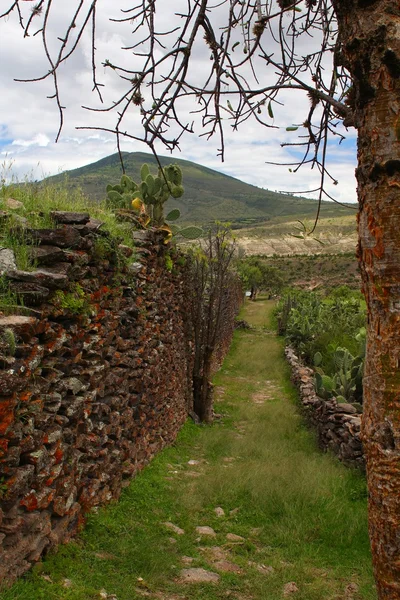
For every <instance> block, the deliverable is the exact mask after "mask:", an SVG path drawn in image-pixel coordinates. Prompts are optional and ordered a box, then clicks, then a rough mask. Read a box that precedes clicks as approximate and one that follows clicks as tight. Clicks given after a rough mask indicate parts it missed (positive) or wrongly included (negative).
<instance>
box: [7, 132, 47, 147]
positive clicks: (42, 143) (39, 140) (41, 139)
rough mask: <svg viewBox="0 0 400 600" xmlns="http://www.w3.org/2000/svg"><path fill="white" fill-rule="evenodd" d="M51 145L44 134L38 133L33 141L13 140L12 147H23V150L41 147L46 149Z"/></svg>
mask: <svg viewBox="0 0 400 600" xmlns="http://www.w3.org/2000/svg"><path fill="white" fill-rule="evenodd" d="M49 144H50V139H49V138H48V137H47V135H45V134H44V133H38V134H37V135H35V137H34V138H32V139H31V140H13V142H12V143H11V145H12V146H21V147H22V148H30V147H31V146H39V147H41V148H45V147H46V146H48V145H49Z"/></svg>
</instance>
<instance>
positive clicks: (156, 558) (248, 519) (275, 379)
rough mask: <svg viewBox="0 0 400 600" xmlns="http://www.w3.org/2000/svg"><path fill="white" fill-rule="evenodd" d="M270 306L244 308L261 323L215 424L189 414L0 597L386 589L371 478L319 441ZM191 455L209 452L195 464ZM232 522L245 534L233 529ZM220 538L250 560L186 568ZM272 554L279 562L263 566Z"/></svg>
mask: <svg viewBox="0 0 400 600" xmlns="http://www.w3.org/2000/svg"><path fill="white" fill-rule="evenodd" d="M272 310H273V304H272V303H271V302H265V301H257V302H256V303H251V304H250V303H248V304H247V305H246V307H245V309H244V311H243V314H242V317H243V318H246V319H247V320H248V321H250V322H251V323H252V324H253V325H254V326H255V329H253V330H249V331H247V330H245V331H237V332H236V333H235V338H234V341H233V344H232V347H231V350H230V353H229V355H228V356H227V358H226V360H225V363H224V365H223V367H222V369H221V370H220V372H219V373H218V374H217V376H216V377H215V384H216V405H215V408H216V411H217V412H218V413H221V415H222V418H220V419H217V420H216V421H215V423H214V425H212V426H207V427H199V426H195V425H194V424H193V423H191V422H189V423H187V424H186V426H185V427H184V428H183V430H182V431H181V433H180V435H179V438H178V440H177V442H176V444H175V445H174V446H173V447H172V448H169V449H167V450H165V451H164V452H163V453H161V455H159V456H158V457H157V458H156V459H155V460H154V461H153V462H152V463H151V464H150V465H149V466H148V467H147V468H146V469H145V470H144V471H143V472H142V473H141V474H140V475H139V476H138V477H137V478H136V479H135V480H134V481H133V482H132V484H131V485H130V487H129V488H128V489H126V490H124V492H123V494H122V497H121V500H120V502H119V503H118V504H114V505H112V506H109V507H107V508H104V509H101V510H99V512H98V514H93V513H92V514H91V515H90V516H89V521H88V526H87V528H86V530H85V531H84V532H83V533H82V535H81V536H80V538H79V539H78V540H77V541H75V542H73V543H72V544H69V545H68V546H63V547H61V548H60V549H59V551H58V553H57V554H56V555H52V556H48V557H47V558H46V560H45V561H44V562H43V563H42V564H40V565H38V566H37V567H36V568H35V569H34V571H33V572H32V573H31V574H29V575H28V576H27V577H26V578H24V579H22V580H20V581H19V582H17V583H16V584H15V586H14V587H13V588H11V589H9V590H4V591H3V592H2V593H0V598H1V600H26V599H28V598H29V600H39V599H46V600H47V599H49V600H63V599H68V600H90V599H93V600H94V599H97V598H100V595H99V593H100V590H102V589H104V590H106V592H107V593H108V594H115V595H116V597H117V599H118V600H137V599H139V598H143V597H147V598H150V600H156V599H159V600H160V599H161V600H175V599H179V600H183V599H186V600H222V599H223V598H226V597H233V598H235V599H237V600H239V599H240V600H278V599H279V600H280V599H282V598H283V597H284V596H283V588H284V586H285V584H287V583H289V582H295V583H296V585H297V587H298V590H299V591H298V592H297V593H296V594H294V596H293V597H294V598H296V600H341V599H343V598H346V599H347V598H348V599H349V600H350V598H353V600H375V599H376V594H375V591H374V585H373V579H372V573H371V566H370V554H369V545H368V536H367V523H366V499H365V496H366V489H365V481H364V479H363V477H362V476H361V475H360V474H359V473H357V472H353V471H351V470H348V469H345V468H344V467H343V466H342V465H341V464H339V463H338V462H337V460H336V459H335V458H334V457H332V456H330V455H327V454H322V453H320V452H319V451H318V449H317V447H316V442H315V437H314V435H313V434H312V433H310V432H309V431H307V430H306V429H305V427H304V425H303V423H302V419H301V417H300V416H299V413H298V408H297V399H296V394H295V391H294V389H293V388H292V386H291V384H290V382H289V373H288V368H287V365H286V363H285V362H284V359H283V357H282V345H281V342H280V340H279V339H278V338H277V337H275V336H274V335H273V334H270V333H268V332H267V328H268V327H270V326H271V325H270V324H271V317H272ZM193 459H194V460H198V461H199V463H198V464H196V465H189V464H188V461H189V460H193ZM196 473H199V474H200V475H199V476H196ZM215 507H222V508H223V509H224V511H225V516H224V517H217V516H216V514H215V512H214V509H215ZM231 511H232V512H231ZM165 521H171V522H173V523H174V524H176V525H178V526H179V527H181V528H183V529H184V530H185V534H184V535H176V534H174V533H172V532H171V531H169V530H168V529H167V528H166V527H165V526H163V525H162V523H163V522H165ZM198 525H208V526H211V527H213V528H214V530H215V531H216V534H217V537H216V538H210V539H209V538H202V539H199V536H198V534H197V533H196V531H195V527H196V526H198ZM227 533H235V534H237V535H240V536H242V537H243V538H244V541H243V542H241V543H232V542H229V541H227V539H226V534H227ZM215 546H218V547H219V548H220V549H221V550H222V551H223V552H225V554H226V558H227V560H229V561H231V562H233V563H235V564H236V565H238V566H239V567H240V568H241V570H242V573H241V574H237V573H223V572H221V573H220V574H221V580H220V582H219V583H218V584H196V585H193V584H192V585H188V584H181V583H179V582H178V581H177V579H178V576H179V572H180V570H181V569H182V567H183V566H184V565H183V562H182V557H183V556H186V557H191V558H192V559H193V563H192V565H191V566H193V567H203V568H206V569H209V570H212V571H214V572H216V571H217V568H216V567H215V565H214V566H213V564H212V560H211V559H210V558H209V555H208V554H207V552H210V547H211V548H212V547H215ZM207 548H208V550H207ZM207 556H208V558H207ZM262 565H264V566H265V567H272V568H273V571H272V572H271V573H269V574H268V573H265V572H260V570H261V571H262V569H263V567H262ZM65 579H68V580H70V587H64V586H63V582H64V581H65ZM350 584H354V585H356V586H357V589H358V591H357V592H354V594H353V595H348V593H346V591H345V590H346V588H348V586H349V585H350ZM143 594H145V595H143Z"/></svg>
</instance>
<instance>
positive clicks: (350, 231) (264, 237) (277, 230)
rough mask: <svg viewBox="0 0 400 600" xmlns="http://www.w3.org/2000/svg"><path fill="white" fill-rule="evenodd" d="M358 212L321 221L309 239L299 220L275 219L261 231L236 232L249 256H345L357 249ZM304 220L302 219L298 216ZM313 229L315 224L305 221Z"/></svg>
mask: <svg viewBox="0 0 400 600" xmlns="http://www.w3.org/2000/svg"><path fill="white" fill-rule="evenodd" d="M355 215H356V211H354V215H353V214H351V215H344V216H338V217H332V216H329V217H324V216H322V218H321V219H320V220H319V222H318V226H317V229H316V231H315V232H314V234H312V235H310V236H307V237H306V238H305V239H299V238H297V237H294V235H298V234H299V230H298V229H296V228H301V225H300V224H299V222H298V221H296V220H292V219H290V220H287V218H286V220H283V219H279V218H274V219H272V220H271V221H270V222H269V223H263V224H262V225H259V226H257V227H254V226H253V227H246V228H243V229H240V230H237V231H235V236H236V238H237V240H238V243H239V245H240V246H241V247H242V248H243V249H244V251H245V252H246V255H249V256H251V255H254V254H263V255H266V256H273V255H275V254H276V255H279V256H288V255H289V256H290V255H293V254H309V255H312V254H342V253H348V252H355V249H356V245H357V231H356V216H355ZM298 218H299V219H301V216H300V215H299V216H298ZM303 223H304V224H305V225H306V227H307V229H308V230H309V229H311V226H312V220H311V219H307V220H306V221H304V220H303Z"/></svg>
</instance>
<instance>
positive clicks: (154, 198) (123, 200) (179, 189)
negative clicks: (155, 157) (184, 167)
mask: <svg viewBox="0 0 400 600" xmlns="http://www.w3.org/2000/svg"><path fill="white" fill-rule="evenodd" d="M140 178H141V182H140V183H139V184H136V183H135V182H134V181H133V180H132V179H131V178H130V177H128V175H122V177H121V182H120V183H119V184H117V185H107V188H106V191H107V198H108V201H109V203H110V204H111V206H112V207H113V208H132V209H133V210H134V211H135V212H136V213H137V221H138V223H140V224H141V226H142V227H147V226H148V225H150V226H152V225H153V226H155V227H158V228H159V229H162V230H164V231H166V237H165V243H167V242H168V241H169V240H170V239H171V237H172V235H178V234H179V235H181V236H182V237H184V238H186V239H190V240H193V239H197V238H198V237H200V236H201V235H202V233H203V230H202V229H201V228H200V227H185V228H179V227H176V226H169V225H168V223H166V221H176V220H177V219H179V217H180V211H179V209H177V208H175V209H174V210H172V211H170V212H169V213H168V215H167V216H166V217H165V216H164V204H165V202H166V201H167V200H168V199H169V198H170V197H171V196H172V198H180V197H181V196H182V195H183V193H184V188H183V185H182V179H183V176H182V171H181V169H180V167H179V166H178V165H168V166H167V167H163V168H159V169H158V174H157V176H154V175H152V174H151V173H150V168H149V166H148V165H147V164H143V165H142V167H141V169H140Z"/></svg>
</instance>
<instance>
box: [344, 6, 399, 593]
mask: <svg viewBox="0 0 400 600" xmlns="http://www.w3.org/2000/svg"><path fill="white" fill-rule="evenodd" d="M332 4H333V6H334V8H335V10H336V14H337V18H338V22H339V31H340V38H339V39H340V45H341V48H340V53H339V59H340V60H341V61H342V63H343V64H345V66H346V67H347V68H348V69H349V71H350V73H351V74H352V77H353V82H354V86H353V90H352V93H351V94H350V97H351V102H352V103H353V108H354V110H355V122H356V126H357V129H358V165H359V166H358V169H357V181H358V198H359V203H360V210H359V248H358V251H359V261H360V265H361V270H362V277H363V288H364V293H365V297H366V301H367V306H368V344H367V357H366V370H365V383H364V407H365V408H364V417H363V431H362V437H363V444H364V449H365V457H366V465H367V477H368V487H369V530H370V538H371V547H372V554H373V561H374V570H375V578H376V582H377V588H378V596H379V598H380V600H383V599H385V600H389V599H390V600H396V599H400V460H399V459H400V371H399V364H400V4H399V2H398V1H395V0H332Z"/></svg>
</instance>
